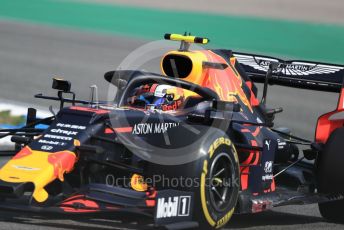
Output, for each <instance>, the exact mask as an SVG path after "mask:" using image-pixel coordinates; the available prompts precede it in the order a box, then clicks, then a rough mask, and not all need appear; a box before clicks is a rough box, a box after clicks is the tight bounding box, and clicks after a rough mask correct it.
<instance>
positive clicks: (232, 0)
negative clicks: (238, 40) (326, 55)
mask: <svg viewBox="0 0 344 230" xmlns="http://www.w3.org/2000/svg"><path fill="white" fill-rule="evenodd" d="M73 1H79V2H98V3H107V4H123V5H132V6H142V7H150V8H157V9H166V10H171V9H173V10H179V11H195V12H206V13H221V14H227V15H239V16H253V17H264V18H274V19H286V20H300V21H309V22H316V23H318V22H320V23H331V24H333V23H334V24H344V15H343V1H342V0H327V1H319V0H278V1H276V0H259V1H257V0H244V1H238V0H216V1H213V2H212V4H209V0H189V1H184V0H173V1H157V0H131V1H127V0H73Z"/></svg>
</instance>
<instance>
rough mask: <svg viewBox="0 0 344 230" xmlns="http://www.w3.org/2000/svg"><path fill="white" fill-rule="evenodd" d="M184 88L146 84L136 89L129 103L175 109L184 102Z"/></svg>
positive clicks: (149, 107)
mask: <svg viewBox="0 0 344 230" xmlns="http://www.w3.org/2000/svg"><path fill="white" fill-rule="evenodd" d="M184 99H185V97H184V90H183V89H181V88H178V87H175V86H171V85H165V84H145V85H142V86H140V87H138V88H136V89H135V90H134V93H133V94H132V96H131V97H129V98H128V103H129V105H131V106H135V107H142V108H145V109H157V110H162V111H173V110H177V109H179V108H180V107H181V106H182V105H183V103H184Z"/></svg>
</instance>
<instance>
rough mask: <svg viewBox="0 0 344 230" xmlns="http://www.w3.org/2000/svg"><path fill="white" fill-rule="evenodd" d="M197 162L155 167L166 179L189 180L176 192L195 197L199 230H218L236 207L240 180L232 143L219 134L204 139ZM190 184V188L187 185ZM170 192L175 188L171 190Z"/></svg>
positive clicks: (235, 153) (224, 135)
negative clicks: (179, 191)
mask: <svg viewBox="0 0 344 230" xmlns="http://www.w3.org/2000/svg"><path fill="white" fill-rule="evenodd" d="M200 154H201V155H202V156H201V157H200V158H199V159H197V160H196V161H194V162H191V163H188V164H185V165H177V166H164V167H162V166H160V167H159V166H156V167H158V168H155V169H154V171H156V170H159V173H160V174H161V175H163V176H164V177H165V185H164V187H160V189H171V187H166V185H167V183H166V178H170V179H171V178H180V177H183V178H184V180H185V181H186V180H187V179H190V178H191V179H192V181H193V184H192V185H191V184H190V183H186V184H185V185H183V186H180V187H178V188H177V190H181V191H187V192H192V193H193V194H194V202H193V203H194V207H193V210H192V212H193V215H192V216H193V220H194V221H196V222H198V223H199V228H198V229H204V230H206V229H220V228H222V227H224V226H225V225H226V224H227V223H228V222H229V220H230V219H231V217H232V215H233V213H234V209H235V206H236V204H237V200H238V195H239V189H240V179H239V161H238V155H237V152H236V149H235V146H234V145H233V143H232V141H231V140H230V139H229V138H228V137H227V135H226V134H224V133H223V132H222V131H219V130H218V132H215V133H213V134H212V135H209V136H207V137H206V138H204V142H203V144H202V146H200ZM190 185H191V186H190ZM172 189H176V188H175V187H173V188H172Z"/></svg>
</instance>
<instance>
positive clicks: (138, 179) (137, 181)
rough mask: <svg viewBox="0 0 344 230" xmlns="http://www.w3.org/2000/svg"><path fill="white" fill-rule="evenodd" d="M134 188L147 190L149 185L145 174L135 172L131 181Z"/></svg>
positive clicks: (139, 190)
mask: <svg viewBox="0 0 344 230" xmlns="http://www.w3.org/2000/svg"><path fill="white" fill-rule="evenodd" d="M130 184H131V187H132V189H134V190H135V191H138V192H145V191H147V189H148V185H147V184H146V183H145V181H144V178H143V176H141V175H138V174H134V175H133V176H132V177H131V181H130Z"/></svg>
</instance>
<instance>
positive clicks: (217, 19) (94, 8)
mask: <svg viewBox="0 0 344 230" xmlns="http://www.w3.org/2000/svg"><path fill="white" fill-rule="evenodd" d="M1 17H2V18H4V19H14V20H20V21H30V22H35V23H41V24H47V25H53V26H62V27H68V28H72V29H81V30H88V31H95V32H97V33H99V32H101V33H110V34H116V35H125V36H132V37H138V38H144V39H161V38H162V36H163V34H164V33H167V32H169V33H183V32H184V31H188V32H192V33H193V34H195V35H198V36H205V37H208V38H210V40H211V45H212V46H215V47H221V48H226V49H234V50H240V51H249V52H258V53H265V54H273V55H278V56H282V57H293V58H300V59H308V60H318V61H325V62H334V63H342V64H344V56H343V51H344V39H343V37H344V27H343V26H338V25H326V24H314V23H305V22H296V21H283V20H273V19H261V18H253V17H239V16H225V15H215V14H206V13H196V12H176V11H167V10H164V11H162V10H156V9H146V8H137V7H126V6H116V5H106V4H92V3H80V2H69V1H56V0H55V1H54V0H29V1H28V0H0V18H1Z"/></svg>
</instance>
